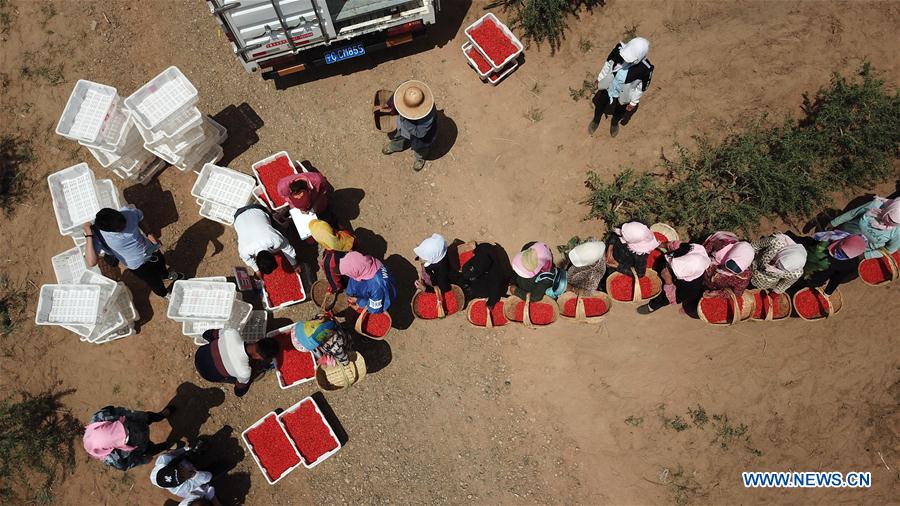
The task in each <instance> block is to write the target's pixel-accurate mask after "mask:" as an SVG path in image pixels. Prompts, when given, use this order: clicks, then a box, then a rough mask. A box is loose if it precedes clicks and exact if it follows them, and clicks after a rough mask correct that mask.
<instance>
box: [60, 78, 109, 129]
mask: <svg viewBox="0 0 900 506" xmlns="http://www.w3.org/2000/svg"><path fill="white" fill-rule="evenodd" d="M118 101H119V95H118V93H117V92H116V89H115V88H113V87H112V86H106V85H105V84H99V83H95V82H91V81H86V80H84V79H79V80H78V81H77V82H76V83H75V88H73V89H72V94H71V95H69V100H68V102H66V107H65V109H63V113H62V116H60V118H59V123H57V125H56V133H57V134H59V135H62V136H63V137H66V138H69V139H72V140H76V141H84V142H96V141H97V140H98V139H99V138H100V135H101V133H102V132H103V130H104V127H106V126H107V125H108V122H109V119H110V110H111V109H112V108H113V107H115V106H116V104H117V103H118Z"/></svg>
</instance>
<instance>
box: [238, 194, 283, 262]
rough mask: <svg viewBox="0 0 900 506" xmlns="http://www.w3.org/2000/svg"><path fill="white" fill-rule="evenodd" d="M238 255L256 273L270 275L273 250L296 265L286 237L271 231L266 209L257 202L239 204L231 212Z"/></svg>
mask: <svg viewBox="0 0 900 506" xmlns="http://www.w3.org/2000/svg"><path fill="white" fill-rule="evenodd" d="M234 231H235V232H236V233H237V239H238V254H239V255H240V256H241V260H243V261H244V263H245V264H247V267H250V268H251V269H253V270H254V271H256V272H260V273H262V274H271V273H272V271H274V270H275V268H276V267H277V266H278V264H277V263H276V262H275V255H274V254H275V253H282V254H284V256H285V258H286V259H287V261H288V262H289V263H290V264H291V265H292V266H293V265H297V253H296V252H295V251H294V247H293V246H291V244H290V243H289V242H288V240H287V239H286V238H285V237H284V236H283V235H281V232H279V231H277V230H275V228H274V227H273V226H272V219H271V217H270V216H269V211H268V210H266V208H265V207H263V206H261V205H259V204H251V205H249V206H245V207H242V208H240V209H238V210H237V211H235V213H234Z"/></svg>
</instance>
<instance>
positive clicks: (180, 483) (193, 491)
mask: <svg viewBox="0 0 900 506" xmlns="http://www.w3.org/2000/svg"><path fill="white" fill-rule="evenodd" d="M198 449H199V447H194V448H188V447H185V448H178V449H177V450H173V451H170V452H167V453H164V454H162V455H160V456H159V457H157V459H156V464H154V466H153V470H152V471H150V481H151V482H152V483H153V484H154V485H156V486H157V487H159V488H163V489H166V490H168V491H169V492H170V493H172V494H174V495H177V496H178V497H181V498H182V499H186V498H188V497H193V498H195V499H196V498H201V497H202V498H205V499H209V500H212V499H213V498H214V497H215V489H214V488H213V486H212V485H210V484H209V482H210V481H212V479H213V474H212V473H211V472H209V471H198V470H197V468H196V467H194V464H193V463H192V462H191V460H190V459H191V457H192V456H193V455H194V454H195V453H196V452H197V450H198ZM186 504H190V503H186Z"/></svg>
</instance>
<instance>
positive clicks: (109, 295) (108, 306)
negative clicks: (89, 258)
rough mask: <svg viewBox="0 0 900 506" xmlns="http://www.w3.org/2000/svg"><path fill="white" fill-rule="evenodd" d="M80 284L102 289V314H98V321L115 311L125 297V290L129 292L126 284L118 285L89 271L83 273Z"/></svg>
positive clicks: (100, 308) (100, 300)
mask: <svg viewBox="0 0 900 506" xmlns="http://www.w3.org/2000/svg"><path fill="white" fill-rule="evenodd" d="M79 284H81V285H96V286H99V287H100V299H99V304H100V305H99V310H100V312H99V313H98V319H99V318H103V317H105V316H108V315H109V314H110V313H111V312H112V311H113V309H114V306H115V305H116V304H118V303H119V301H120V300H121V299H122V297H123V296H124V292H123V290H127V288H125V284H124V283H116V282H115V281H114V280H112V279H110V278H108V277H106V276H104V275H103V274H99V273H96V272H94V271H89V270H86V271H84V272H82V273H81V279H80V280H79Z"/></svg>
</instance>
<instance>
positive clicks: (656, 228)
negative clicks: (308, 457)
mask: <svg viewBox="0 0 900 506" xmlns="http://www.w3.org/2000/svg"><path fill="white" fill-rule="evenodd" d="M650 231H651V232H657V233H659V234H662V235H663V236H665V238H666V240H669V241H677V240H678V231H677V230H675V229H674V228H672V227H670V226H669V225H666V224H665V223H654V224H653V225H651V226H650Z"/></svg>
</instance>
